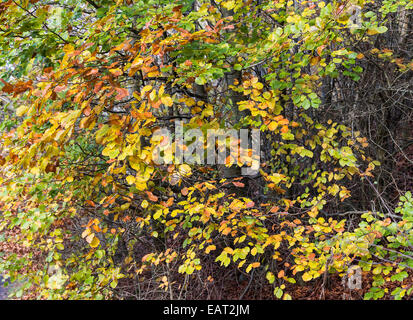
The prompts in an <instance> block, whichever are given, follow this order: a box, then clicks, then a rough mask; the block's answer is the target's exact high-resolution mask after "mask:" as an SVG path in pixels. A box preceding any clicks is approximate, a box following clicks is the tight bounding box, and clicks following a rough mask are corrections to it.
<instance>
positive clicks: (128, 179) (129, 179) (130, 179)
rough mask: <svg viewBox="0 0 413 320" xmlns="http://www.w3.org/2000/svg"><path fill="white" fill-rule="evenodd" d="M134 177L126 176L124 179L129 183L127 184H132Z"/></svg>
mask: <svg viewBox="0 0 413 320" xmlns="http://www.w3.org/2000/svg"><path fill="white" fill-rule="evenodd" d="M135 180H136V179H135V177H134V176H127V177H126V181H127V182H128V183H129V184H133V183H134V182H135Z"/></svg>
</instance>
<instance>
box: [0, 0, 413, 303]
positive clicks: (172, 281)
mask: <svg viewBox="0 0 413 320" xmlns="http://www.w3.org/2000/svg"><path fill="white" fill-rule="evenodd" d="M400 8H401V9H400ZM411 8H412V3H411V2H409V1H404V0H401V1H372V0H370V1H363V0H358V1H353V0H348V1H345V2H342V1H325V2H324V1H317V2H312V1H286V0H278V1H269V0H261V1H251V0H230V1H219V0H215V1H209V0H205V1H204V0H196V1H170V0H169V1H164V0H156V1H152V0H146V1H133V0H125V1H122V0H118V1H109V0H95V1H94V0H90V1H72V0H59V1H55V2H50V1H46V0H40V1H39V0H30V1H28V0H24V1H19V0H10V1H3V2H2V3H1V4H0V22H1V27H0V44H1V46H2V53H1V55H0V62H1V74H2V75H1V78H2V80H1V81H2V83H3V87H2V93H3V94H4V95H5V96H6V98H5V99H7V103H8V108H9V109H11V110H12V111H13V112H12V114H11V115H10V116H7V117H6V118H5V119H4V120H3V125H2V128H3V133H2V138H1V141H2V155H1V158H0V162H1V169H0V170H1V180H0V182H1V188H2V193H1V196H0V205H1V211H2V213H1V215H0V217H1V220H0V230H3V231H4V232H6V230H9V231H7V232H13V237H10V238H9V240H10V241H11V242H13V243H15V244H16V245H18V246H19V247H21V248H23V249H24V252H25V253H24V254H23V255H22V254H20V255H16V254H12V253H11V254H6V255H5V256H4V257H2V260H1V262H0V265H1V268H2V269H4V270H5V272H6V273H7V274H8V275H9V276H10V277H11V280H12V281H14V280H17V279H18V280H21V281H23V282H24V286H23V288H22V290H20V292H18V293H17V295H18V296H21V295H22V294H23V293H24V292H25V291H24V290H27V291H29V292H35V294H36V297H37V298H47V299H85V298H89V299H103V298H124V297H129V298H130V297H135V298H138V299H142V298H156V297H167V298H170V299H181V298H184V297H185V296H187V294H188V292H191V290H196V288H197V287H202V288H207V292H211V290H212V289H211V287H212V286H214V285H217V283H221V284H222V285H223V286H225V281H226V278H225V276H223V274H224V273H222V272H221V271H220V270H234V272H235V273H237V274H239V275H241V276H243V277H247V279H249V280H250V281H249V284H250V285H251V283H254V282H258V281H261V280H262V279H263V278H265V279H266V281H268V284H269V285H271V286H272V287H273V288H272V289H273V290H274V295H275V297H276V298H279V299H291V298H292V297H293V293H292V292H293V289H292V288H294V287H295V286H300V285H301V286H302V285H305V284H307V283H311V282H312V281H317V280H319V279H322V281H323V284H324V282H325V281H326V278H327V277H328V276H329V275H330V274H336V275H338V276H340V277H347V276H348V273H347V272H348V270H349V268H350V267H351V266H354V265H358V266H360V267H361V268H362V269H363V272H365V273H371V274H372V275H373V276H374V282H373V284H372V286H371V290H370V291H369V292H368V293H366V295H365V298H375V299H377V298H382V297H384V296H385V294H388V292H386V289H385V287H386V286H385V284H386V282H394V283H396V287H397V288H396V289H395V290H394V291H393V292H392V293H391V294H392V296H393V297H395V298H402V297H404V296H405V295H410V293H411V290H412V288H411V287H408V286H407V287H406V286H404V285H403V280H404V279H405V278H406V277H407V276H408V273H407V272H406V270H408V269H409V268H411V264H412V261H413V260H412V259H413V258H411V246H412V245H411V240H412V236H413V233H412V226H413V225H412V215H413V211H412V209H413V200H412V197H411V194H410V193H406V194H405V195H404V196H403V197H401V198H400V205H399V206H398V209H397V210H396V212H394V211H393V210H390V211H391V212H379V211H374V210H373V209H372V208H364V210H362V211H360V212H359V213H360V214H359V215H358V218H357V219H356V220H355V221H353V220H349V219H348V216H347V215H346V214H345V212H347V211H348V207H349V206H350V204H351V189H352V188H353V185H354V184H359V183H373V184H374V179H375V176H374V170H375V169H376V167H377V166H380V162H379V161H377V159H376V157H375V155H374V154H371V153H370V152H366V150H368V149H367V148H368V145H369V144H368V140H367V137H365V136H363V135H362V134H361V133H360V132H359V131H356V130H354V128H352V127H351V126H348V125H346V124H345V123H344V122H340V121H341V119H339V117H335V116H336V115H335V114H331V113H328V112H327V111H326V110H329V108H331V107H335V106H336V105H334V104H333V103H334V99H335V97H333V98H332V97H331V89H332V87H331V86H330V87H329V83H330V81H331V80H332V79H346V81H349V82H351V83H355V84H357V82H358V81H359V80H360V78H361V77H362V76H363V67H362V65H363V63H364V62H365V60H366V59H367V58H366V56H367V55H368V54H369V55H370V54H371V55H376V56H379V58H380V59H383V60H386V59H387V60H386V61H390V62H389V63H392V64H393V65H395V69H394V72H395V73H397V74H398V75H400V76H402V75H406V74H410V73H411V71H412V69H413V64H412V62H411V61H408V60H406V59H398V58H397V57H391V56H390V55H386V53H383V52H380V50H378V49H376V51H368V52H366V51H364V50H362V49H361V48H358V47H357V46H356V45H354V44H355V43H363V44H365V45H366V46H367V45H372V46H374V41H375V40H376V39H377V37H378V36H379V35H382V34H386V32H388V28H387V27H386V25H387V23H388V17H389V16H390V15H391V14H394V13H397V12H400V10H405V11H403V12H410V11H409V10H411ZM334 88H335V87H333V89H334ZM336 94H341V95H345V94H347V93H344V92H343V91H340V90H337V91H336ZM326 114H328V116H326ZM330 115H331V117H329V116H330ZM177 123H179V124H180V125H182V133H187V132H189V131H190V130H193V129H199V130H201V132H202V133H204V134H205V137H206V134H207V131H208V130H212V129H215V130H219V129H222V130H229V129H234V130H240V129H244V130H250V131H251V130H253V129H256V130H259V133H260V134H259V140H260V150H261V151H260V153H259V155H258V158H259V159H257V158H256V157H255V158H254V155H253V154H252V151H251V150H246V151H247V153H246V154H245V155H246V156H245V157H244V159H241V158H240V157H231V155H230V156H228V157H226V159H225V160H226V161H225V164H215V163H214V164H210V163H205V161H204V162H202V161H201V160H200V159H198V160H199V161H196V162H195V163H190V164H188V163H183V162H177V161H175V160H176V159H175V158H176V156H177V150H178V149H179V148H178V147H177V144H178V143H177V142H176V139H175V138H176V137H177V136H178V134H179V133H178V132H177V131H176V128H177V127H176V125H177ZM162 128H164V129H168V130H169V131H170V132H171V133H172V138H173V139H172V141H167V139H166V138H162V137H159V136H155V135H154V133H155V132H156V131H157V130H159V129H162ZM174 139H175V140H174ZM205 140H206V138H205ZM185 142H186V144H187V145H188V146H191V144H193V143H195V142H196V141H193V140H191V141H185ZM166 143H169V144H166ZM236 143H238V142H236ZM165 144H166V145H167V147H165ZM223 144H224V145H222V144H221V145H220V146H219V145H217V147H221V148H226V147H227V148H229V147H230V144H231V142H230V141H225V140H224V143H223ZM214 145H215V143H214ZM160 146H162V150H163V151H162V155H163V157H164V159H163V160H164V162H163V163H159V162H158V161H156V159H154V156H153V155H154V152H156V150H158V149H159V148H160ZM237 146H238V144H237ZM203 147H204V148H205V150H206V148H207V145H206V143H205V144H204V145H203ZM185 148H186V147H185ZM185 148H184V149H185ZM247 149H250V146H249V147H247ZM248 151H249V153H248ZM205 152H206V151H205ZM243 160H246V161H243ZM258 160H259V170H257V173H256V174H254V175H242V173H241V169H242V168H246V167H248V166H250V167H251V166H252V165H253V164H254V161H258ZM255 163H256V162H255ZM341 210H343V211H341ZM220 272H221V273H220ZM220 275H221V276H220ZM121 284H122V285H121ZM221 284H220V285H221ZM248 289H249V287H247V288H246V290H248ZM289 290H291V291H289ZM245 292H246V291H244V293H242V294H241V296H240V297H241V298H242V297H243V296H244V295H245Z"/></svg>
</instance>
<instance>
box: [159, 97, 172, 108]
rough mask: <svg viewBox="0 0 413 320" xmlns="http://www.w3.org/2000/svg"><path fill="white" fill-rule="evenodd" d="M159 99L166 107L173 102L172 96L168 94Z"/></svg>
mask: <svg viewBox="0 0 413 320" xmlns="http://www.w3.org/2000/svg"><path fill="white" fill-rule="evenodd" d="M161 101H162V103H163V104H164V105H166V106H167V107H171V106H172V105H173V104H174V102H173V100H172V98H171V97H170V96H164V97H162V98H161Z"/></svg>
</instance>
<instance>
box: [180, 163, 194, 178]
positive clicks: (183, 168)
mask: <svg viewBox="0 0 413 320" xmlns="http://www.w3.org/2000/svg"><path fill="white" fill-rule="evenodd" d="M179 173H180V175H181V176H184V177H189V176H190V175H191V174H192V170H191V167H190V166H188V165H187V164H181V165H180V166H179Z"/></svg>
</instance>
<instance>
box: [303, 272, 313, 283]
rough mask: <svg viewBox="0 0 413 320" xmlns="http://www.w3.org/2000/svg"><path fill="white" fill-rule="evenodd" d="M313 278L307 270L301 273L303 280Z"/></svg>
mask: <svg viewBox="0 0 413 320" xmlns="http://www.w3.org/2000/svg"><path fill="white" fill-rule="evenodd" d="M312 278H313V276H312V275H311V274H309V273H308V272H306V273H304V274H303V280H304V281H310V280H311V279H312Z"/></svg>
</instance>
